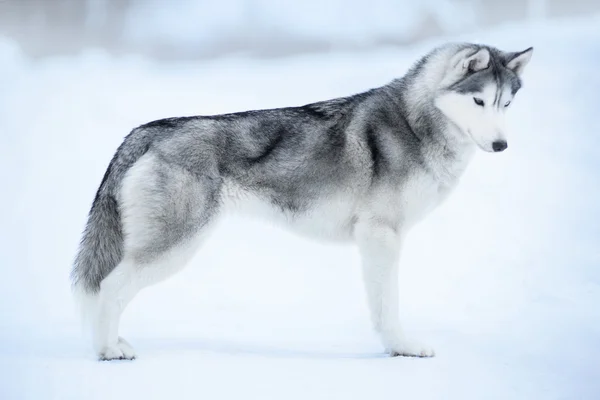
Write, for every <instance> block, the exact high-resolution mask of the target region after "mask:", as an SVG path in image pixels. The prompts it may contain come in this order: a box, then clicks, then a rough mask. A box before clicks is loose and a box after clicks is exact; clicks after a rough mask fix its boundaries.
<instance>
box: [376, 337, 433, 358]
mask: <svg viewBox="0 0 600 400" xmlns="http://www.w3.org/2000/svg"><path fill="white" fill-rule="evenodd" d="M386 352H387V353H389V354H390V355H391V356H392V357H398V356H402V357H433V356H435V351H434V350H433V349H432V348H431V347H429V346H426V345H424V344H422V343H419V342H415V341H410V340H405V339H404V340H401V341H398V342H397V343H395V344H394V345H393V346H389V347H387V348H386Z"/></svg>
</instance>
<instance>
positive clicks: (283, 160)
mask: <svg viewBox="0 0 600 400" xmlns="http://www.w3.org/2000/svg"><path fill="white" fill-rule="evenodd" d="M531 53H532V50H531V49H527V50H525V51H523V52H516V53H504V52H502V51H500V50H498V49H495V48H492V47H489V46H481V45H473V44H449V45H446V46H442V47H440V48H437V49H435V50H433V51H432V52H431V53H430V54H428V55H427V56H425V57H424V58H422V59H421V60H420V61H418V62H417V63H416V64H415V66H413V68H412V69H411V70H410V71H409V72H408V73H407V74H406V75H405V76H404V77H403V78H400V79H398V80H395V81H393V82H391V83H389V84H388V85H386V86H383V87H381V88H377V89H372V90H369V91H367V92H364V93H361V94H357V95H354V96H349V97H344V98H339V99H333V100H329V101H323V102H318V103H314V104H308V105H305V106H300V107H288V108H281V109H272V110H257V111H246V112H240V113H233V114H224V115H214V116H195V117H181V118H168V119H163V120H158V121H154V122H150V123H148V124H145V125H142V126H140V127H138V128H136V129H134V130H133V131H132V133H131V134H130V135H129V136H127V137H126V138H125V140H124V142H123V144H122V145H121V146H120V147H119V149H118V150H117V152H116V154H115V156H114V157H113V159H112V161H111V162H110V165H109V167H108V169H107V171H106V174H105V176H104V178H103V180H102V183H101V185H100V188H99V189H98V192H97V194H96V198H95V200H94V202H93V205H92V209H91V211H90V214H89V219H88V223H87V225H86V228H85V231H84V233H83V238H82V241H81V245H80V249H79V253H78V254H77V256H76V258H75V263H74V267H73V271H72V279H73V285H74V288H75V289H76V291H77V293H79V294H80V295H81V296H82V297H83V301H84V303H85V304H86V305H87V307H88V310H87V311H88V314H89V317H90V320H91V322H92V328H93V329H92V333H93V341H94V347H95V350H96V353H97V355H98V357H99V358H100V359H105V360H110V359H123V358H127V359H130V358H133V357H134V356H135V354H134V353H133V350H132V348H131V346H129V344H128V343H127V342H126V341H125V340H124V339H122V338H120V337H119V336H118V325H119V319H120V316H121V313H122V311H123V310H124V308H125V307H126V306H127V304H128V303H129V301H131V299H132V298H133V297H134V296H135V295H136V294H137V293H138V292H139V291H140V290H141V289H142V288H144V287H147V286H149V285H151V284H153V283H156V282H159V281H161V280H163V279H166V278H167V277H169V276H171V275H172V274H174V273H175V272H177V271H178V270H180V269H181V268H182V267H183V266H184V265H185V264H186V263H187V262H188V260H189V259H190V258H191V257H192V255H193V254H194V253H195V251H196V250H197V249H198V247H199V246H200V244H201V243H202V241H203V240H204V238H205V237H206V236H207V235H208V234H209V233H210V228H211V227H212V226H213V225H214V223H215V222H216V221H217V220H218V218H219V216H221V215H223V214H224V213H227V212H229V211H231V210H232V209H236V210H240V211H242V212H251V213H254V214H260V215H262V216H264V217H266V218H269V219H270V220H274V221H277V222H280V223H281V224H283V225H284V226H286V227H288V228H290V229H292V230H294V231H296V232H298V233H301V234H304V235H307V236H310V237H314V238H318V239H320V240H342V241H353V242H355V243H356V244H357V246H358V248H359V250H360V254H361V257H362V263H363V272H364V281H365V288H366V293H367V301H368V304H369V308H370V311H371V316H372V320H373V325H374V327H375V329H376V330H377V331H378V332H379V334H380V335H381V339H382V342H383V344H384V346H385V348H386V351H387V352H388V353H390V354H393V355H407V356H431V355H433V351H432V350H431V349H429V348H428V347H426V346H423V345H420V344H418V343H416V342H413V341H410V340H408V339H407V338H406V337H405V336H404V333H403V331H402V329H401V327H400V322H399V317H398V310H397V308H398V304H397V296H398V293H397V291H398V289H397V287H398V268H397V265H398V260H399V253H400V248H401V244H402V242H403V239H404V237H405V235H406V233H407V231H408V230H409V229H410V227H411V226H412V225H414V224H415V223H416V222H418V221H419V220H420V219H421V218H422V217H423V216H424V215H426V214H427V212H429V211H430V210H431V209H432V208H434V207H435V206H436V205H438V204H439V203H440V202H441V201H442V200H443V199H444V198H445V197H446V196H447V195H448V194H449V193H450V192H451V190H452V188H454V187H455V185H456V183H457V182H458V179H459V177H460V175H461V174H462V172H463V171H464V169H465V168H466V166H467V163H468V160H469V159H470V156H471V154H472V152H473V149H474V148H475V146H478V147H480V148H481V149H483V150H485V151H490V152H491V151H501V150H504V149H505V148H506V146H507V145H506V134H505V131H504V125H503V116H504V112H505V109H506V107H508V105H509V104H510V102H511V101H512V99H513V97H514V95H515V93H516V92H517V91H518V90H519V88H520V86H521V73H522V71H523V68H524V66H525V65H526V64H527V62H528V61H529V59H530V57H531Z"/></svg>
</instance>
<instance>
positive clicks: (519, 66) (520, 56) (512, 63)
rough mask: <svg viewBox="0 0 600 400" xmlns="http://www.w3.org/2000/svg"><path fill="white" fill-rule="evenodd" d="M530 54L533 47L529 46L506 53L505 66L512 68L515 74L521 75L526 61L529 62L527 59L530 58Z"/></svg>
mask: <svg viewBox="0 0 600 400" xmlns="http://www.w3.org/2000/svg"><path fill="white" fill-rule="evenodd" d="M532 54H533V47H530V48H528V49H527V50H523V51H518V52H515V53H508V54H506V56H505V62H506V68H508V69H510V70H512V71H513V72H514V73H515V74H517V75H521V74H522V73H523V69H524V68H525V66H526V65H527V63H529V60H531V55H532Z"/></svg>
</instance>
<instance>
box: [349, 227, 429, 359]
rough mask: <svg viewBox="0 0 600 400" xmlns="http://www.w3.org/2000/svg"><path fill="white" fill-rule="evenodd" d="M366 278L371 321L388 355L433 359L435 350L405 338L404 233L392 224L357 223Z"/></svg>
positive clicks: (357, 237) (356, 229)
mask: <svg viewBox="0 0 600 400" xmlns="http://www.w3.org/2000/svg"><path fill="white" fill-rule="evenodd" d="M355 238H356V241H357V244H358V247H359V249H360V253H361V257H362V265H363V278H364V281H365V289H366V292H367V301H368V303H369V310H370V311H371V320H372V322H373V326H374V328H375V330H376V331H377V332H378V333H379V334H380V335H381V340H382V342H383V345H384V346H385V349H386V351H387V352H388V353H390V354H391V355H394V356H416V357H431V356H433V355H434V351H433V350H432V349H430V348H428V347H426V346H423V345H421V344H419V343H418V342H415V341H412V340H409V339H407V338H406V336H405V335H404V332H403V330H402V327H401V325H400V317H399V314H398V260H399V257H400V248H401V244H402V239H403V233H402V232H401V231H400V230H399V229H394V228H393V225H392V224H384V223H373V222H368V223H364V224H357V226H356V228H355Z"/></svg>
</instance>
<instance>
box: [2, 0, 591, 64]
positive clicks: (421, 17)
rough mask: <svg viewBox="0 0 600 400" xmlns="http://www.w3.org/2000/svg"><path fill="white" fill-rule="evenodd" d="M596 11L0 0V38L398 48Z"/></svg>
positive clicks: (378, 1)
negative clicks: (452, 35) (428, 39)
mask: <svg viewBox="0 0 600 400" xmlns="http://www.w3.org/2000/svg"><path fill="white" fill-rule="evenodd" d="M599 10H600V1H597V0H569V1H566V0H503V1H497V0H424V1H415V0H370V1H357V0H346V1H344V0H330V1H322V0H307V1H295V2H282V1H277V0H221V1H211V0H171V1H166V0H0V36H7V37H10V38H13V39H15V40H16V41H17V42H18V43H19V45H20V46H21V47H22V49H23V51H24V52H25V53H26V54H27V55H29V56H31V57H46V56H51V55H56V54H73V53H77V52H78V51H80V50H81V49H83V48H85V47H97V48H102V49H106V50H107V51H109V52H111V53H115V54H121V53H137V54H142V55H145V56H148V57H150V58H156V59H169V60H173V59H199V58H209V57H216V56H222V55H228V54H232V53H244V54H251V55H257V56H264V57H277V56H285V55H290V54H298V53H307V52H310V53H314V52H324V51H331V50H340V49H342V50H359V49H365V48H372V47H376V46H382V45H388V46H389V45H392V46H401V45H405V44H410V43H414V42H416V41H419V40H423V39H426V38H432V37H439V36H443V35H448V34H457V33H465V32H469V31H474V30H480V29H489V28H493V27H496V26H498V25H500V24H506V23H515V22H516V23H519V22H521V23H522V22H525V21H539V20H544V19H552V18H557V17H573V16H581V15H585V14H587V13H590V12H596V11H599Z"/></svg>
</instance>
